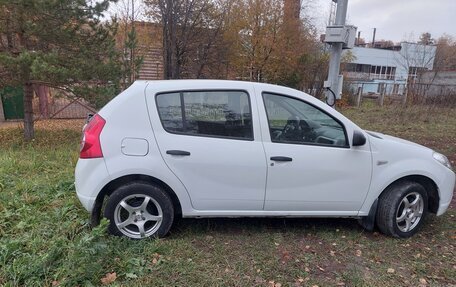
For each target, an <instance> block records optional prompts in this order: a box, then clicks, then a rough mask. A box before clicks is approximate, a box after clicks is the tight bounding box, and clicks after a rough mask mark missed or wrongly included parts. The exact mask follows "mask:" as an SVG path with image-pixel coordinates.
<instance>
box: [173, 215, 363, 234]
mask: <svg viewBox="0 0 456 287" xmlns="http://www.w3.org/2000/svg"><path fill="white" fill-rule="evenodd" d="M339 231H345V232H352V233H366V232H368V231H366V230H364V229H363V228H362V227H361V226H360V225H359V224H358V221H357V220H356V219H349V218H268V217H266V218H251V217H246V218H201V219H193V218H192V219H190V218H181V219H178V220H177V221H176V222H175V224H174V226H173V228H172V230H171V232H172V233H173V235H172V236H179V234H182V235H183V234H188V233H200V234H201V233H207V234H209V233H219V234H254V233H264V232H273V233H275V232H283V233H285V232H293V233H303V234H306V233H315V232H317V233H319V232H339Z"/></svg>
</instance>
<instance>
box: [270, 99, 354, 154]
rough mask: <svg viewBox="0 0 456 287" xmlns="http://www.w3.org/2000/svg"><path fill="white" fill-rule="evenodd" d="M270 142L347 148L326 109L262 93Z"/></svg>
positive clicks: (343, 131) (343, 133) (346, 143)
mask: <svg viewBox="0 0 456 287" xmlns="http://www.w3.org/2000/svg"><path fill="white" fill-rule="evenodd" d="M263 100H264V104H265V108H266V113H267V116H268V122H269V130H270V135H271V141H273V142H277V143H297V144H313V145H324V146H337V147H347V145H348V142H347V138H346V133H345V129H344V127H343V125H342V124H341V123H340V122H338V121H337V120H336V119H334V118H333V117H331V116H330V115H329V114H327V113H326V112H324V111H322V110H320V109H318V108H316V107H314V106H312V105H310V104H308V103H306V102H304V101H302V100H298V99H295V98H292V97H287V96H283V95H276V94H271V93H263Z"/></svg>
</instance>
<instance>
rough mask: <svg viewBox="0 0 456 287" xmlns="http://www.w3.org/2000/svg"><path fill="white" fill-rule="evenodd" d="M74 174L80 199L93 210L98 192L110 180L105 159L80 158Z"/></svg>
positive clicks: (89, 209) (88, 209) (88, 208)
mask: <svg viewBox="0 0 456 287" xmlns="http://www.w3.org/2000/svg"><path fill="white" fill-rule="evenodd" d="M74 176H75V188H76V194H77V195H78V198H79V201H80V202H81V203H82V205H83V206H84V208H85V209H86V210H87V211H89V212H92V210H93V206H94V204H95V200H96V198H97V196H98V194H99V193H100V191H101V190H102V189H103V187H104V186H105V185H106V184H107V183H108V182H109V174H108V170H107V168H106V164H105V161H104V159H103V158H92V159H79V160H78V163H77V164H76V170H75V174H74Z"/></svg>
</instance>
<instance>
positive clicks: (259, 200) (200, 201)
mask: <svg viewBox="0 0 456 287" xmlns="http://www.w3.org/2000/svg"><path fill="white" fill-rule="evenodd" d="M244 88H245V89H244ZM252 96H254V91H253V88H252V87H251V85H248V86H247V85H245V86H244V87H243V89H242V90H220V89H207V90H194V89H191V90H180V91H171V92H156V91H150V93H147V95H146V98H147V104H148V108H149V112H150V117H151V121H152V126H153V129H154V133H155V137H156V140H157V143H158V146H159V149H160V152H161V154H162V157H163V159H164V160H165V162H166V164H167V165H168V167H169V168H170V170H171V171H172V172H173V173H174V174H175V175H176V176H177V177H178V178H179V180H180V181H181V182H182V183H183V184H184V186H185V187H186V189H187V191H188V192H189V195H190V197H191V200H192V205H193V207H194V208H195V209H196V210H205V211H211V210H212V211H221V210H262V209H263V203H264V192H265V184H266V172H267V167H266V158H265V154H264V149H263V145H262V142H261V137H260V133H259V130H260V128H259V122H258V119H257V112H253V113H252V111H257V107H256V101H255V100H253V99H252V98H251V97H252Z"/></svg>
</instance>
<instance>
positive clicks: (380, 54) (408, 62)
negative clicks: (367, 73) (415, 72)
mask: <svg viewBox="0 0 456 287" xmlns="http://www.w3.org/2000/svg"><path fill="white" fill-rule="evenodd" d="M350 51H351V53H352V54H353V56H354V60H352V61H351V62H350V63H352V64H362V65H371V66H385V67H395V68H396V70H395V74H394V78H392V79H375V78H372V77H370V78H369V79H368V80H366V79H362V80H357V82H358V83H359V84H363V87H364V90H365V92H373V93H376V92H378V89H377V88H378V84H379V83H385V84H388V85H390V86H391V87H389V88H388V89H392V87H393V85H392V84H403V85H405V84H406V83H407V79H408V75H409V67H418V68H425V69H428V70H432V68H433V65H434V58H435V52H436V46H426V45H421V44H415V43H406V42H403V43H401V49H400V51H393V50H386V49H377V48H364V47H354V48H353V49H351V50H350ZM344 53H347V50H346V51H344ZM411 71H412V70H411ZM411 71H410V72H411Z"/></svg>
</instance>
